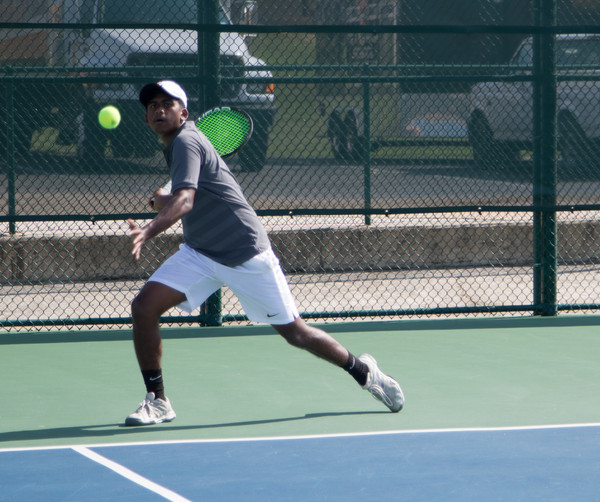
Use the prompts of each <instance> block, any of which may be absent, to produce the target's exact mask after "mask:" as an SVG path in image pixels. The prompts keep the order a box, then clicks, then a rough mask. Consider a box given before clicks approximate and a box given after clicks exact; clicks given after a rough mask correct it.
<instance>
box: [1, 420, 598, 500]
mask: <svg viewBox="0 0 600 502" xmlns="http://www.w3.org/2000/svg"><path fill="white" fill-rule="evenodd" d="M599 478H600V424H589V425H570V426H564V427H562V426H554V427H540V428H536V427H527V428H512V429H509V428H505V429H472V430H445V431H444V430H440V431H413V432H383V433H373V434H352V435H340V436H306V437H289V438H262V439H261V438H253V439H248V440H245V439H238V440H227V441H222V440H208V441H187V442H158V443H142V444H140V443H136V444H116V445H110V446H82V445H79V446H73V447H60V448H44V449H12V450H4V451H1V452H0V480H1V482H2V492H1V494H0V500H3V501H16V500H23V501H25V500H27V501H38V500H39V501H59V500H60V501H67V500H82V501H95V500H102V501H104V500H123V501H138V500H139V501H150V500H173V501H184V500H193V501H202V500H207V501H213V500H214V501H241V500H243V501H265V500H269V501H271V500H272V501H286V500H290V501H313V500H314V501H317V500H335V501H338V500H339V501H347V500H356V499H357V497H360V498H366V499H368V500H375V501H385V500H410V501H420V500H427V501H494V500H498V501H500V500H502V501H519V500H522V501H540V502H541V501H544V502H547V501H555V500H556V501H567V500H568V501H582V500H585V501H592V500H599V499H600V479H599Z"/></svg>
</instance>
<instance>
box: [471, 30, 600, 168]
mask: <svg viewBox="0 0 600 502" xmlns="http://www.w3.org/2000/svg"><path fill="white" fill-rule="evenodd" d="M510 64H511V66H515V67H518V68H517V69H515V72H516V73H517V74H523V75H529V74H531V72H532V68H533V39H532V38H531V37H530V38H527V39H525V40H524V41H523V42H522V43H521V44H520V45H519V47H518V49H517V50H516V52H515V54H514V56H513V57H512V59H511V62H510ZM556 65H557V73H558V77H559V78H558V83H557V117H558V131H559V149H560V153H561V156H562V160H563V161H565V162H568V163H569V164H576V165H578V166H580V165H585V164H587V163H590V162H591V161H592V160H593V159H595V157H596V156H597V155H595V152H598V151H599V148H598V147H599V146H600V106H599V105H600V82H598V81H596V80H591V79H590V80H586V79H585V78H583V79H581V80H579V79H580V78H581V75H583V76H586V75H590V76H591V75H594V76H597V75H599V74H600V36H599V35H558V36H557V37H556ZM561 74H568V75H573V76H574V77H576V78H577V80H575V79H571V80H561V79H560V75H561ZM532 86H533V84H532V82H527V81H523V82H482V83H478V84H476V85H474V86H473V88H472V90H471V93H470V112H469V120H468V135H469V141H470V143H471V146H472V148H473V157H474V159H475V161H476V163H477V164H478V165H480V166H481V167H490V166H492V165H496V166H506V165H509V164H510V163H512V162H514V161H516V160H518V158H519V155H520V151H521V150H524V149H531V148H532V143H533V87H532Z"/></svg>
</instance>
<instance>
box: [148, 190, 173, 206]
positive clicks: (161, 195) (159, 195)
mask: <svg viewBox="0 0 600 502" xmlns="http://www.w3.org/2000/svg"><path fill="white" fill-rule="evenodd" d="M170 195H171V193H170V192H167V191H166V190H164V189H163V188H159V189H158V190H156V191H155V192H154V193H153V194H152V195H151V196H150V199H149V200H148V204H150V207H151V208H152V209H154V210H155V211H160V210H161V209H162V208H163V207H165V206H166V205H167V202H169V199H170Z"/></svg>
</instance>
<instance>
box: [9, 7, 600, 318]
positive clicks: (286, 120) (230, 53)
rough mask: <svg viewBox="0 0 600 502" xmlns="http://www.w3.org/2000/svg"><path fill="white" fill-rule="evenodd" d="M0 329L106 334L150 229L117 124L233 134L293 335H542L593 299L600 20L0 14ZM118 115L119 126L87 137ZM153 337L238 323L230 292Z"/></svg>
mask: <svg viewBox="0 0 600 502" xmlns="http://www.w3.org/2000/svg"><path fill="white" fill-rule="evenodd" d="M0 19H1V22H0V135H1V141H0V149H1V150H2V156H1V158H0V207H1V208H2V211H1V214H0V256H1V257H2V260H1V261H0V294H1V298H2V310H1V313H0V326H1V327H2V328H4V329H10V328H22V327H36V326H38V327H40V326H46V327H47V326H52V325H57V326H90V325H94V324H102V325H123V324H127V323H128V322H129V321H130V312H129V305H130V302H131V300H132V298H133V296H134V295H135V294H136V292H137V291H138V290H139V288H140V287H141V285H142V284H143V283H144V281H145V280H146V279H147V277H148V276H149V274H150V273H151V272H152V271H153V270H154V269H155V268H156V267H157V266H158V265H159V264H160V263H161V262H162V261H163V260H164V259H165V258H166V257H167V256H168V255H169V254H171V253H172V252H173V251H174V250H175V249H176V248H177V246H178V245H179V243H180V242H181V238H182V235H181V229H180V228H178V227H175V228H172V229H170V231H169V232H167V233H166V234H164V235H161V236H159V237H157V238H155V239H154V241H153V242H151V243H148V245H147V246H146V248H145V251H144V253H143V257H142V260H141V261H140V262H135V260H133V258H132V257H131V255H130V247H131V246H130V240H129V237H128V236H127V225H126V222H125V220H126V219H127V218H134V219H136V220H138V221H139V222H141V223H143V222H144V221H147V220H149V219H151V218H152V217H153V213H152V212H151V211H150V210H149V207H148V205H147V200H148V198H149V196H150V194H151V193H152V192H153V191H154V190H155V189H156V188H157V187H159V186H161V185H163V184H164V183H165V181H166V180H167V177H168V172H167V170H166V166H165V163H164V159H163V157H162V151H161V145H160V144H159V143H158V142H157V141H156V139H155V137H154V135H153V133H152V132H151V131H150V129H149V128H148V127H147V126H146V124H145V122H144V110H143V108H142V106H141V105H140V104H139V103H138V101H137V96H138V92H139V89H140V88H141V87H142V86H143V85H144V84H145V83H147V82H150V81H158V80H161V79H165V78H169V79H175V80H177V81H179V82H180V83H181V84H182V86H183V87H184V88H185V89H186V90H187V93H188V95H189V97H190V105H189V108H190V114H191V116H192V117H195V116H197V115H199V114H200V113H201V111H202V110H205V109H207V108H209V107H210V106H214V105H216V104H219V103H220V104H224V105H231V106H237V107H241V108H243V109H245V110H247V111H248V112H249V113H250V115H252V117H253V119H254V122H255V132H254V134H253V136H252V139H251V141H250V142H249V144H248V145H246V146H245V147H244V149H243V150H242V151H241V152H240V153H239V154H238V155H237V156H236V157H234V158H233V159H231V160H230V161H229V162H228V163H229V164H230V166H231V168H232V170H233V171H234V173H235V174H236V177H237V178H238V180H239V181H240V184H241V185H242V187H243V189H244V191H245V193H246V196H247V198H248V199H249V201H250V202H251V204H252V205H253V207H254V208H255V209H256V210H257V213H258V214H259V216H260V217H261V219H262V221H263V222H264V224H265V226H266V228H267V230H268V231H269V233H270V236H271V239H272V242H273V246H274V249H275V251H276V253H277V254H278V256H279V257H280V260H281V262H282V265H283V268H284V270H285V271H286V274H287V275H288V279H289V282H290V284H291V287H292V290H293V292H294V294H295V296H296V298H297V302H298V305H299V309H300V311H301V312H302V313H303V315H304V316H305V317H307V318H312V319H330V318H331V319H333V318H336V319H337V318H339V319H366V318H374V317H387V318H390V317H398V316H408V315H440V314H446V315H453V314H462V315H465V314H473V315H475V314H477V315H481V314H486V313H488V314H491V313H493V314H496V315H498V314H505V315H514V314H517V313H526V314H529V315H530V314H532V313H533V314H537V315H554V314H556V313H557V312H559V311H596V310H598V308H599V306H600V305H599V304H598V301H597V298H598V296H599V295H600V277H599V274H598V272H599V270H600V265H599V261H600V249H599V246H600V240H599V239H598V233H600V226H599V224H598V221H599V220H598V215H599V211H600V204H598V194H599V193H600V171H599V166H598V153H599V151H600V143H599V138H600V106H599V104H600V92H599V91H600V83H599V76H600V29H599V28H598V26H600V23H599V21H600V2H597V1H596V0H587V1H586V0H560V1H559V0H535V1H526V2H523V1H521V0H478V1H476V0H468V1H467V0H461V1H458V0H457V1H450V2H449V1H447V0H422V1H420V2H418V3H415V2H402V1H400V0H367V1H360V2H359V1H354V0H352V1H348V0H346V1H341V0H320V1H317V0H305V1H300V2H291V1H281V0H279V1H277V2H276V1H274V0H256V1H255V2H253V1H239V0H229V1H225V0H224V1H223V2H222V3H217V2H215V1H214V0H210V1H208V0H170V1H167V2H164V1H163V2H155V1H153V0H150V1H148V0H144V1H143V2H142V1H141V0H129V1H128V2H118V1H117V0H58V1H56V0H24V1H23V0H21V1H20V2H16V1H14V0H0ZM109 104H110V105H114V106H116V107H117V108H118V109H119V110H120V112H121V117H122V121H121V123H120V125H119V126H118V127H117V128H116V129H113V130H106V129H103V128H101V127H100V125H99V124H98V121H97V115H98V111H99V110H100V109H101V108H102V107H103V106H105V105H109ZM165 321H166V322H171V323H199V324H220V323H222V322H237V321H240V322H245V317H244V313H243V311H242V309H241V307H240V305H239V304H238V302H237V300H236V298H235V297H234V296H233V295H232V294H231V293H230V291H229V290H228V289H227V288H223V290H222V291H221V292H219V293H218V294H217V295H215V296H214V297H213V298H212V299H211V301H210V302H208V303H207V305H205V306H203V307H202V309H201V310H200V311H199V312H198V313H195V315H193V316H188V315H186V314H185V313H184V312H182V311H179V310H177V309H174V310H173V311H172V312H170V313H169V316H168V317H166V318H165Z"/></svg>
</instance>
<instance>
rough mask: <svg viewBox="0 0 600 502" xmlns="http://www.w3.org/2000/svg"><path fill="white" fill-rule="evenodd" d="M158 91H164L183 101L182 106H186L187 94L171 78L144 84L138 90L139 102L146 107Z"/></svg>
mask: <svg viewBox="0 0 600 502" xmlns="http://www.w3.org/2000/svg"><path fill="white" fill-rule="evenodd" d="M159 92H164V93H165V94H168V95H169V96H171V97H172V98H175V99H178V100H179V101H181V102H182V103H183V107H184V108H187V95H186V94H185V91H184V90H183V89H182V87H181V86H180V85H179V84H178V83H177V82H173V81H172V80H161V81H160V82H156V83H152V84H146V85H145V86H144V87H143V89H142V90H141V91H140V102H141V103H142V104H143V105H144V107H145V108H146V107H148V103H150V100H151V99H152V98H154V97H155V96H156V95H157V94H158V93H159Z"/></svg>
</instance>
